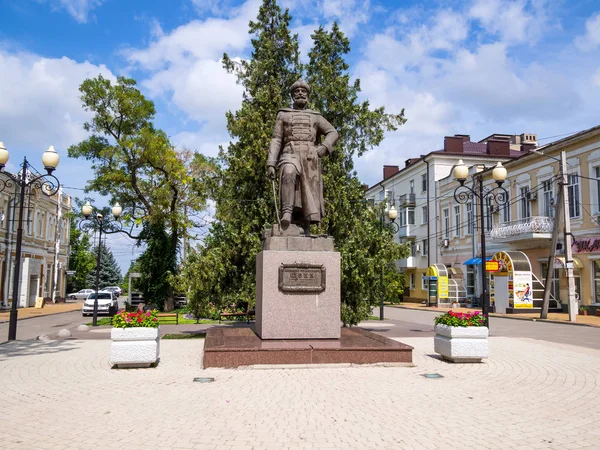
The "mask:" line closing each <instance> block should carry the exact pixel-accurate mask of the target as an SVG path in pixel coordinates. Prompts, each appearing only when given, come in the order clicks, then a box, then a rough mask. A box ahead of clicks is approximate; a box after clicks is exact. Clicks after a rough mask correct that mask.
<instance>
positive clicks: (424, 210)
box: [421, 206, 429, 224]
mask: <svg viewBox="0 0 600 450" xmlns="http://www.w3.org/2000/svg"><path fill="white" fill-rule="evenodd" d="M428 221H429V217H427V206H422V207H421V223H422V224H426V223H427V222H428Z"/></svg>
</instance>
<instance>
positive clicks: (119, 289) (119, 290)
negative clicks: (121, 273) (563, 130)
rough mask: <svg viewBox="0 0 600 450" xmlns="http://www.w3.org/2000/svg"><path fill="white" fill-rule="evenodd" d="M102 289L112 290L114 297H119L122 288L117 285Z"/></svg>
mask: <svg viewBox="0 0 600 450" xmlns="http://www.w3.org/2000/svg"><path fill="white" fill-rule="evenodd" d="M102 290H103V291H111V292H114V294H115V297H120V296H121V294H122V293H123V289H121V288H120V287H119V286H107V287H105V288H104V289H102Z"/></svg>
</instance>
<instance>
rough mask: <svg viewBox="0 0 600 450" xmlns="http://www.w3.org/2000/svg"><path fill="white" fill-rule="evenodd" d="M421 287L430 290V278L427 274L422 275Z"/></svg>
mask: <svg viewBox="0 0 600 450" xmlns="http://www.w3.org/2000/svg"><path fill="white" fill-rule="evenodd" d="M421 289H422V290H424V291H428V290H429V279H428V278H427V277H426V276H425V275H421Z"/></svg>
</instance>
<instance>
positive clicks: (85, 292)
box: [67, 289, 96, 300]
mask: <svg viewBox="0 0 600 450" xmlns="http://www.w3.org/2000/svg"><path fill="white" fill-rule="evenodd" d="M92 292H96V291H95V290H94V289H82V290H80V291H79V292H73V293H72V294H67V298H70V299H71V300H85V299H86V298H88V296H89V295H90V294H91V293H92Z"/></svg>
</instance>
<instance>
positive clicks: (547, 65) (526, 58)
mask: <svg viewBox="0 0 600 450" xmlns="http://www.w3.org/2000/svg"><path fill="white" fill-rule="evenodd" d="M279 4H280V5H281V6H283V7H289V8H290V12H291V14H292V16H293V18H294V20H293V24H292V27H293V30H294V31H295V32H297V33H298V34H299V37H300V43H301V48H302V49H303V51H304V54H306V52H307V50H308V49H309V48H310V45H311V41H310V34H311V32H312V31H313V30H314V29H315V28H317V27H318V26H319V25H321V24H322V25H325V26H328V25H330V24H331V23H332V22H333V21H334V20H336V21H338V22H339V23H340V25H341V27H342V29H343V30H344V31H345V32H346V33H347V34H348V36H349V37H350V39H351V43H352V53H351V54H350V55H349V58H348V60H349V62H350V63H351V75H352V76H353V77H359V78H360V79H361V82H362V87H363V97H364V98H365V99H366V98H368V99H369V100H370V101H371V103H372V104H373V105H374V106H380V105H384V106H386V107H387V108H388V109H389V110H390V111H397V110H399V109H400V108H405V109H406V117H407V118H408V122H407V123H406V125H405V126H403V127H401V129H400V130H399V131H397V132H395V133H389V134H388V135H387V137H386V140H385V141H384V143H383V144H382V145H381V146H380V147H379V148H377V149H374V150H372V151H371V152H369V153H367V154H366V155H365V156H364V157H363V158H361V159H360V160H357V161H356V166H357V169H358V173H359V176H360V178H361V180H362V181H363V182H364V183H367V184H374V183H376V182H377V181H379V179H380V177H381V173H382V166H383V165H384V164H399V165H402V164H403V163H404V160H405V159H406V158H409V157H414V156H418V155H420V154H423V153H426V152H428V151H431V150H435V149H439V148H440V147H441V146H442V144H443V137H444V135H452V134H457V133H459V134H470V135H471V136H472V139H473V140H478V139H482V138H483V137H485V136H487V135H489V134H492V133H523V132H530V133H536V134H537V135H538V137H539V138H540V143H541V144H544V143H548V142H551V141H552V140H553V139H557V138H558V137H562V136H563V135H566V134H568V133H572V132H576V131H579V130H582V129H585V128H589V127H592V126H595V125H598V124H599V123H600V114H599V112H600V111H599V110H600V106H599V105H600V3H599V2H597V1H595V0H582V1H567V0H563V1H560V0H559V1H545V0H517V1H515V0H470V1H464V2H457V1H444V0H440V1H398V0H381V1H376V0H371V1H366V2H365V1H358V0H295V1H291V0H280V1H279ZM259 5H260V0H247V1H241V0H223V1H217V0H171V1H158V0H145V1H141V0H120V1H119V0H0V17H2V26H1V27H0V68H1V69H0V141H4V143H5V145H6V146H7V148H8V149H9V151H10V152H11V161H10V162H9V170H10V169H13V170H14V169H15V167H16V166H17V165H18V164H19V163H20V162H21V161H22V158H23V156H24V155H27V158H28V160H30V161H32V162H33V164H34V165H38V166H39V165H41V164H40V163H39V161H40V158H41V153H42V152H43V151H44V150H45V149H46V148H47V147H48V146H49V145H50V144H52V145H54V146H55V147H56V148H57V150H58V152H59V154H60V155H61V157H62V159H61V164H60V166H59V169H58V170H57V172H56V174H57V176H58V177H59V178H60V179H61V182H62V183H63V185H64V186H65V189H66V191H67V192H69V193H71V194H72V195H79V196H81V195H82V192H81V191H80V190H79V189H75V188H83V186H84V185H85V182H86V180H87V179H88V178H90V177H91V172H90V171H89V169H87V166H88V165H87V163H86V162H85V161H79V160H71V161H69V160H68V158H67V155H66V150H67V148H68V146H69V145H71V144H73V143H76V142H78V141H80V140H82V139H84V138H85V132H84V131H83V129H82V126H81V125H82V123H83V122H84V121H85V119H86V117H87V115H86V113H85V112H84V111H83V109H82V108H81V104H80V101H79V100H78V90H77V89H78V86H79V84H80V83H81V82H82V81H83V80H84V79H85V78H87V77H93V76H96V75H98V74H99V73H102V74H103V75H104V76H107V77H112V78H114V77H116V76H118V75H128V76H132V77H134V78H136V79H137V80H138V82H139V86H140V89H141V90H142V91H143V92H144V94H145V95H147V96H148V97H149V98H151V99H152V100H154V101H155V102H156V105H157V110H158V114H157V125H158V126H159V127H161V128H163V129H165V130H166V131H167V133H168V134H169V135H170V136H171V137H172V140H173V142H174V143H175V144H176V145H178V146H181V147H186V148H190V149H194V150H198V151H200V152H203V153H206V154H209V155H215V154H216V152H217V149H218V145H219V144H226V143H227V142H228V135H227V131H226V129H225V119H224V114H225V112H226V111H227V110H235V109H237V107H238V106H239V104H240V99H241V90H240V88H239V86H237V85H236V84H235V80H234V79H233V77H232V76H230V75H227V74H226V73H225V72H224V71H223V70H222V67H221V63H220V59H221V56H222V54H223V52H227V53H228V54H229V55H230V56H231V57H234V58H247V57H248V56H249V52H250V36H249V35H248V32H247V30H248V21H249V20H252V19H253V18H255V17H256V13H257V11H258V7H259ZM97 202H98V204H99V205H100V204H102V205H105V204H106V200H104V199H100V198H98V199H97ZM113 249H114V252H115V255H116V256H117V257H118V258H119V262H120V263H121V265H122V266H123V269H126V268H127V266H128V264H129V260H130V259H132V258H133V257H134V255H135V254H136V249H132V247H131V243H129V242H127V241H126V240H125V239H122V238H121V239H117V240H116V241H114V242H113Z"/></svg>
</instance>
